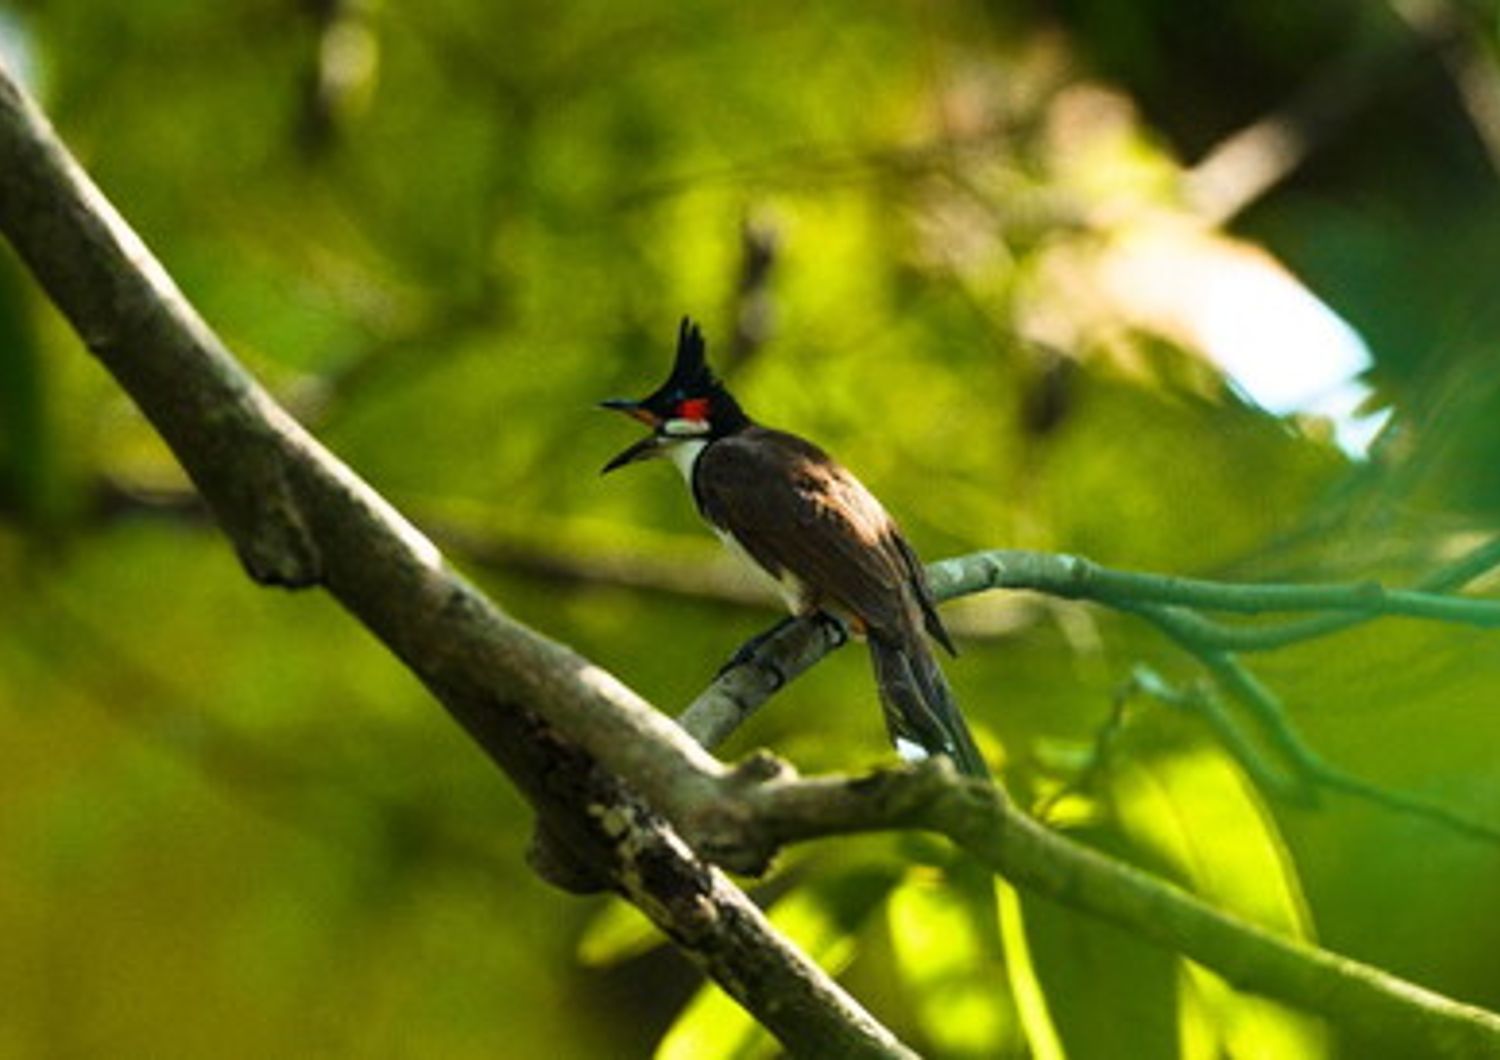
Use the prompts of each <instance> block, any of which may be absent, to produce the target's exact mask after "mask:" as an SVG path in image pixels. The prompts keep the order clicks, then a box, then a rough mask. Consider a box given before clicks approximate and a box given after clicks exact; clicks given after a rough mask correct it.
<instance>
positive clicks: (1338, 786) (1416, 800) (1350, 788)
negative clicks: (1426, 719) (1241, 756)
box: [1137, 605, 1500, 843]
mask: <svg viewBox="0 0 1500 1060" xmlns="http://www.w3.org/2000/svg"><path fill="white" fill-rule="evenodd" d="M1137 611H1138V613H1139V614H1141V615H1142V617H1144V618H1146V619H1148V620H1149V621H1151V622H1152V623H1153V624H1155V625H1156V626H1157V627H1158V628H1159V629H1161V630H1162V632H1164V633H1166V634H1167V636H1169V637H1170V638H1172V640H1173V641H1175V642H1176V643H1177V644H1178V645H1179V646H1180V647H1182V648H1183V650H1185V651H1187V652H1189V653H1190V654H1192V655H1194V656H1195V657H1196V658H1197V659H1198V660H1199V662H1201V663H1202V664H1203V666H1204V668H1205V669H1206V670H1208V672H1209V674H1210V675H1211V676H1212V677H1213V679H1214V680H1215V682H1217V683H1218V685H1219V686H1220V687H1221V688H1222V689H1224V691H1225V692H1226V693H1227V694H1228V695H1230V696H1231V697H1233V698H1234V700H1235V701H1236V702H1238V703H1240V704H1241V705H1242V706H1244V707H1245V708H1246V709H1248V710H1249V711H1250V713H1251V715H1252V716H1253V717H1254V718H1255V720H1256V721H1257V722H1258V723H1259V724H1260V726H1261V729H1262V731H1263V732H1264V733H1265V734H1266V735H1267V737H1268V738H1269V739H1270V740H1271V742H1272V744H1273V745H1274V746H1275V747H1276V749H1277V750H1278V751H1279V752H1280V753H1281V754H1282V755H1283V756H1284V757H1285V758H1286V759H1287V761H1288V762H1289V763H1290V764H1291V765H1292V767H1293V769H1294V770H1295V776H1296V777H1297V778H1298V779H1300V780H1301V781H1302V782H1303V783H1304V785H1316V786H1318V787H1321V788H1326V789H1328V790H1330V791H1338V792H1342V793H1344V794H1345V795H1349V796H1351V797H1354V798H1358V799H1363V800H1365V801H1366V802H1371V803H1374V804H1376V805H1378V806H1383V807H1385V808H1386V809H1388V810H1392V811H1394V812H1397V813H1402V814H1406V815H1408V816H1412V817H1420V818H1422V819H1424V820H1428V821H1431V822H1432V823H1434V824H1437V825H1441V826H1442V827H1444V828H1447V829H1450V830H1451V831H1454V832H1456V833H1459V834H1461V835H1465V836H1468V837H1469V838H1471V839H1481V840H1485V841H1487V842H1492V843H1500V827H1496V826H1494V825H1490V824H1486V823H1485V822H1483V821H1476V820H1474V819H1473V818H1470V817H1467V816H1465V815H1464V814H1461V813H1456V812H1454V811H1453V810H1450V809H1448V808H1446V807H1444V806H1442V805H1440V804H1438V803H1435V802H1432V801H1430V800H1428V799H1424V798H1422V797H1420V796H1418V795H1412V794H1410V793H1407V792H1400V791H1392V790H1390V789H1388V788H1384V787H1381V786H1380V785H1378V784H1374V783H1372V782H1370V781H1368V780H1364V779H1363V778H1360V777H1357V776H1355V775H1354V774H1352V773H1349V772H1346V771H1344V770H1342V769H1339V768H1338V767H1336V766H1333V765H1330V764H1329V763H1328V762H1327V761H1326V760H1324V759H1323V757H1322V756H1321V755H1319V754H1318V753H1317V752H1316V751H1314V750H1313V749H1312V748H1311V747H1310V746H1308V744H1307V743H1306V741H1304V740H1303V739H1302V737H1301V735H1300V734H1299V733H1298V732H1297V730H1296V728H1295V727H1294V726H1293V725H1292V724H1291V721H1290V720H1289V717H1288V715H1287V711H1286V708H1285V707H1284V706H1283V705H1282V703H1281V699H1280V697H1278V696H1277V695H1276V694H1275V693H1274V692H1272V691H1271V689H1269V688H1267V687H1266V685H1265V684H1264V683H1263V682H1262V681H1261V680H1260V679H1259V678H1257V677H1256V676H1255V675H1254V674H1253V673H1251V672H1250V670H1248V669H1247V668H1246V667H1245V666H1244V664H1242V663H1241V662H1240V661H1239V660H1238V659H1236V658H1235V657H1234V656H1233V655H1231V654H1229V653H1228V652H1224V651H1219V650H1217V649H1215V648H1210V647H1206V646H1205V645H1203V644H1200V643H1197V642H1195V641H1194V639H1193V636H1192V633H1191V632H1189V631H1187V630H1185V629H1184V627H1183V626H1181V625H1180V624H1179V614H1178V613H1177V612H1175V611H1174V610H1173V609H1171V608H1157V607H1152V606H1149V605H1146V606H1143V607H1140V608H1138V609H1137ZM1271 790H1273V791H1274V790H1275V789H1271Z"/></svg>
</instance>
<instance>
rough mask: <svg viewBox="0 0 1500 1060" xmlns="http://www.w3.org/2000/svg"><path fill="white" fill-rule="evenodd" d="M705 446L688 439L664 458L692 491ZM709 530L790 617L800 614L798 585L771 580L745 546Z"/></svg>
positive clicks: (719, 530)
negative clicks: (771, 590) (767, 588)
mask: <svg viewBox="0 0 1500 1060" xmlns="http://www.w3.org/2000/svg"><path fill="white" fill-rule="evenodd" d="M706 445H708V443H707V442H706V441H703V440H701V439H698V438H689V439H686V440H684V441H680V442H677V441H674V442H673V443H672V444H671V445H670V446H668V447H667V455H668V456H669V457H671V458H672V463H673V464H675V465H677V470H678V471H680V472H682V478H683V481H685V482H686V483H687V486H688V489H689V490H692V488H693V465H694V464H696V463H697V462H698V457H699V456H700V455H701V454H702V453H703V448H704V446H706ZM708 526H709V529H711V530H712V531H713V532H714V534H715V536H717V537H718V539H719V540H720V541H722V542H724V547H725V548H727V549H728V550H729V552H730V554H731V555H733V556H734V557H735V558H737V559H738V560H740V561H741V562H742V563H744V564H745V566H747V567H749V568H750V569H751V570H753V571H754V572H755V573H756V575H758V576H759V577H760V578H761V579H762V580H764V581H765V582H766V583H767V584H768V585H770V586H771V587H772V588H774V589H775V590H776V593H777V595H779V596H780V597H781V598H782V600H784V601H786V606H787V609H788V610H790V611H791V612H792V614H794V615H800V614H802V612H803V610H804V608H803V606H802V599H803V594H802V583H801V582H799V581H798V580H797V579H796V578H794V577H793V576H792V575H791V574H790V573H788V572H786V571H782V574H781V577H780V578H773V577H772V576H771V572H770V571H768V570H766V568H764V567H762V566H761V565H760V564H759V563H757V562H755V558H754V557H753V556H751V555H750V553H748V552H746V551H745V548H744V546H743V545H741V544H740V543H739V542H738V541H736V540H735V539H734V535H733V534H731V533H730V532H729V531H727V530H724V529H722V528H720V527H717V526H715V525H714V524H713V523H711V522H710V523H709V524H708Z"/></svg>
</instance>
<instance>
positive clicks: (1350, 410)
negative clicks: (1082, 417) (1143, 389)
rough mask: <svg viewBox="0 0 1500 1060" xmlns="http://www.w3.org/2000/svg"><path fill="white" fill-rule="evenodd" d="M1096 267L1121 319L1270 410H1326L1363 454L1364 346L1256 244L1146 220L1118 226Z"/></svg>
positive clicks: (1367, 433) (1366, 419)
mask: <svg viewBox="0 0 1500 1060" xmlns="http://www.w3.org/2000/svg"><path fill="white" fill-rule="evenodd" d="M1099 275H1100V282H1101V284H1102V286H1103V287H1104V289H1105V291H1106V292H1107V295H1108V297H1109V298H1110V299H1111V300H1112V301H1113V303H1114V305H1115V307H1116V308H1117V311H1119V312H1120V313H1122V315H1123V316H1124V317H1125V318H1126V319H1128V320H1130V321H1132V322H1133V323H1135V324H1137V325H1138V326H1141V327H1144V328H1146V329H1148V330H1151V331H1155V332H1157V333H1159V334H1162V335H1166V336H1168V337H1170V338H1172V339H1174V340H1176V341H1179V342H1181V343H1183V345H1184V346H1186V347H1187V348H1188V349H1194V350H1199V351H1201V352H1202V353H1203V354H1204V355H1205V356H1207V357H1208V359H1209V360H1211V361H1213V362H1214V363H1215V364H1216V365H1218V366H1219V367H1220V368H1221V369H1222V370H1223V371H1224V372H1225V374H1227V375H1228V376H1229V378H1230V379H1231V380H1232V381H1233V382H1234V384H1235V385H1236V386H1238V387H1239V389H1240V390H1241V391H1242V392H1243V393H1244V394H1245V395H1246V396H1247V397H1249V398H1250V400H1252V401H1254V402H1255V403H1256V404H1258V405H1260V406H1261V407H1262V408H1264V409H1266V410H1267V411H1269V412H1273V413H1275V414H1277V415H1280V416H1287V415H1292V414H1308V415H1317V416H1321V417H1325V418H1326V419H1327V420H1328V421H1329V423H1330V424H1331V426H1332V429H1333V435H1334V439H1335V441H1336V442H1337V444H1338V445H1339V447H1340V448H1342V449H1343V450H1344V451H1345V452H1347V453H1348V454H1349V455H1351V456H1354V457H1363V456H1364V455H1365V453H1366V452H1367V450H1368V448H1369V445H1370V442H1371V441H1372V440H1373V439H1374V437H1375V435H1376V433H1378V431H1379V430H1380V428H1381V426H1382V425H1383V424H1384V419H1385V417H1384V414H1381V415H1374V416H1372V415H1365V414H1361V413H1360V411H1359V409H1360V406H1361V404H1362V403H1363V401H1364V400H1365V398H1366V397H1368V396H1369V394H1370V390H1369V388H1368V387H1367V386H1366V385H1365V384H1364V383H1363V382H1362V381H1361V380H1360V379H1359V376H1360V375H1362V374H1363V373H1364V372H1365V371H1366V370H1367V369H1368V368H1369V367H1370V364H1371V357H1370V350H1369V347H1368V346H1366V345H1365V342H1364V340H1363V339H1361V338H1360V336H1359V334H1358V333H1357V332H1356V331H1355V330H1354V329H1353V328H1352V327H1350V326H1349V325H1348V324H1347V323H1345V322H1344V320H1342V319H1341V318H1340V317H1339V316H1338V314H1336V313H1335V312H1334V311H1333V310H1332V309H1330V308H1328V306H1326V305H1325V304H1323V302H1321V301H1320V300H1319V299H1318V298H1317V297H1316V296H1315V295H1314V294H1313V293H1312V292H1311V291H1309V290H1308V289H1307V287H1306V286H1304V285H1303V283H1302V281H1301V280H1299V279H1298V278H1297V277H1296V276H1294V275H1293V274H1292V273H1291V272H1290V271H1289V270H1287V269H1286V267H1285V266H1283V265H1282V264H1281V263H1280V262H1278V261H1277V260H1276V259H1275V258H1274V257H1272V256H1271V255H1270V254H1267V253H1266V252H1265V251H1263V250H1261V249H1259V248H1258V247H1255V246H1252V245H1250V244H1248V243H1243V242H1240V241H1238V240H1235V239H1232V238H1230V237H1227V236H1224V235H1222V234H1219V233H1215V232H1212V231H1206V230H1203V229H1199V228H1194V227H1192V226H1189V225H1182V224H1163V225H1150V226H1145V227H1143V228H1141V229H1139V230H1136V231H1133V232H1129V233H1127V234H1126V235H1124V236H1123V237H1122V238H1121V239H1120V240H1119V241H1118V242H1117V243H1116V244H1115V246H1114V247H1113V248H1112V249H1111V251H1110V252H1109V254H1108V255H1107V256H1106V258H1105V260H1104V262H1103V266H1102V268H1101V270H1100V274H1099Z"/></svg>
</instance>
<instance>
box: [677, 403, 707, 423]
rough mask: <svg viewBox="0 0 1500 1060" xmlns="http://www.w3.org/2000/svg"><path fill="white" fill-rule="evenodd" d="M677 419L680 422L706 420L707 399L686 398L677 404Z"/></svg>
mask: <svg viewBox="0 0 1500 1060" xmlns="http://www.w3.org/2000/svg"><path fill="white" fill-rule="evenodd" d="M677 418H678V419H680V420H706V419H708V398H688V399H686V400H685V401H679V402H678V403H677Z"/></svg>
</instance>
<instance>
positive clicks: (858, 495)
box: [693, 427, 946, 641]
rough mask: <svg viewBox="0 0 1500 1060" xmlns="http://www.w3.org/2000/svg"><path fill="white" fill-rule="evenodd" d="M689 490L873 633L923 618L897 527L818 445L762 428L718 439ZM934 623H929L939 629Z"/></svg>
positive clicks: (919, 588) (912, 567) (777, 571)
mask: <svg viewBox="0 0 1500 1060" xmlns="http://www.w3.org/2000/svg"><path fill="white" fill-rule="evenodd" d="M693 492H694V495H695V497H696V499H697V502H698V507H699V508H700V509H701V510H702V512H703V515H704V517H705V518H707V519H708V520H709V521H710V522H712V523H713V524H714V525H715V526H717V527H719V528H720V529H721V530H724V531H726V532H727V533H729V534H730V535H732V536H733V537H734V539H735V540H736V541H738V542H739V544H740V546H741V547H742V548H744V549H745V551H746V552H748V553H749V554H750V555H751V557H752V558H753V559H754V560H755V561H756V562H757V563H759V564H760V565H761V566H762V567H764V568H766V570H768V571H770V572H771V574H773V575H775V576H778V577H779V576H780V575H781V573H782V572H783V571H785V572H789V573H790V574H792V575H793V576H794V577H795V578H796V579H797V580H798V581H800V582H801V583H802V584H803V585H804V586H806V587H807V590H808V592H809V595H810V596H811V597H812V599H811V600H810V601H809V602H810V603H812V604H813V605H815V606H834V607H836V608H841V609H843V610H846V611H848V612H850V613H852V614H854V615H855V616H857V617H858V618H859V619H860V620H861V621H862V622H864V624H865V625H866V626H867V627H868V628H869V629H870V631H871V632H872V633H875V634H877V635H879V634H881V633H886V634H890V635H909V634H911V633H915V632H916V630H917V628H918V627H919V625H920V624H922V623H923V621H924V619H926V615H927V611H928V608H929V606H930V604H929V602H928V599H927V598H926V596H927V590H926V583H925V580H924V579H923V577H922V569H921V567H920V565H918V564H917V563H916V558H915V556H913V555H912V553H911V549H910V548H909V547H908V546H907V545H906V542H905V541H903V540H902V538H901V534H900V531H899V530H897V528H896V524H895V523H894V522H893V521H892V520H891V517H890V516H889V515H887V514H886V511H885V509H884V508H883V507H882V506H881V504H880V502H879V501H878V500H876V499H875V497H874V495H872V494H871V493H870V491H869V490H867V489H865V487H864V486H863V485H862V484H861V483H860V481H859V480H858V479H856V478H855V477H854V476H853V475H851V474H850V473H849V472H848V471H846V470H845V469H844V468H842V467H840V466H839V465H838V464H837V463H835V462H834V461H833V460H832V459H831V458H830V457H829V456H828V455H827V454H826V453H824V452H823V451H822V450H821V449H819V448H818V447H817V446H815V445H813V444H812V443H810V442H807V441H804V440H803V439H801V438H798V437H796V436H795V435H791V434H785V433H783V432H781V431H773V430H769V429H767V428H764V427H752V428H749V429H748V430H745V431H742V432H740V433H739V434H736V435H732V436H730V437H728V438H723V439H720V440H719V441H717V442H714V443H713V444H712V445H710V446H709V447H708V448H707V449H705V450H704V451H703V454H702V456H700V457H699V459H698V465H697V467H696V469H695V473H694V475H693ZM935 619H936V616H935V615H934V616H933V619H932V620H931V621H929V622H928V623H927V624H928V626H929V629H931V628H932V626H933V625H936V627H937V629H941V628H942V627H941V624H940V623H936V621H935ZM935 635H936V634H935ZM938 639H939V640H942V641H946V636H942V637H939V638H938Z"/></svg>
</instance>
